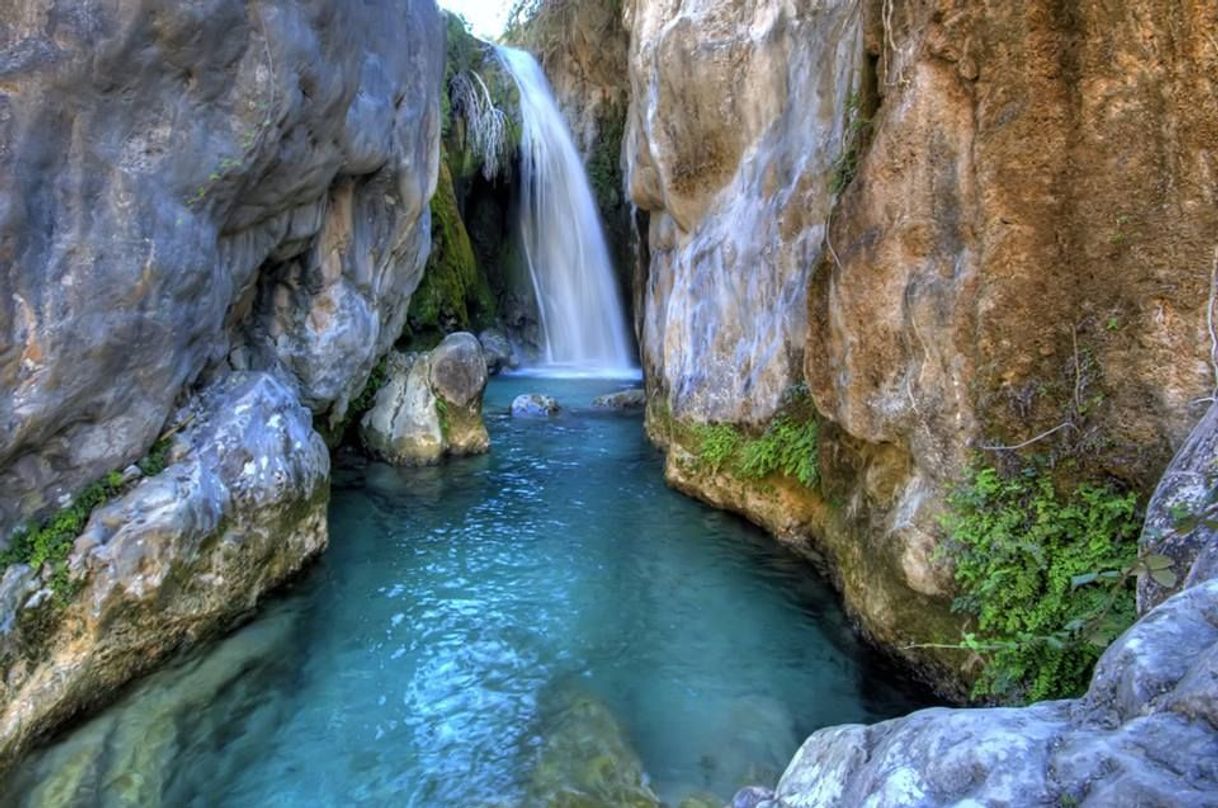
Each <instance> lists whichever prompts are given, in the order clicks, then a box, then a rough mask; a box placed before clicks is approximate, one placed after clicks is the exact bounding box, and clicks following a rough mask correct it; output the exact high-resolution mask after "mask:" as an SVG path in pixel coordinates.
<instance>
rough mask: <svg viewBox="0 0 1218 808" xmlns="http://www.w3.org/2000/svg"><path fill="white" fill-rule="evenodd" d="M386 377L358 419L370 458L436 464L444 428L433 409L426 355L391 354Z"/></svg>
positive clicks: (409, 463) (442, 450)
mask: <svg viewBox="0 0 1218 808" xmlns="http://www.w3.org/2000/svg"><path fill="white" fill-rule="evenodd" d="M386 373H387V374H388V377H389V380H388V381H387V382H386V383H385V386H384V387H382V388H381V389H380V391H378V392H377V394H376V400H375V401H374V402H373V404H372V409H370V410H368V412H367V413H365V414H364V418H363V420H362V421H361V422H360V437H361V439H362V440H363V442H364V447H365V448H366V449H367V450H368V451H369V453H371V454H372V456H373V457H376V458H379V459H381V460H385V461H387V462H389V463H395V464H397V465H402V466H423V465H428V464H431V463H436V462H438V461H439V460H440V458H441V457H443V456H444V431H443V429H442V428H441V426H440V414H439V412H438V411H437V409H436V395H435V393H433V392H432V389H431V384H430V383H429V378H430V376H431V363H430V361H429V360H428V357H427V355H426V354H408V355H402V354H391V355H390V358H389V362H388V365H387V367H386Z"/></svg>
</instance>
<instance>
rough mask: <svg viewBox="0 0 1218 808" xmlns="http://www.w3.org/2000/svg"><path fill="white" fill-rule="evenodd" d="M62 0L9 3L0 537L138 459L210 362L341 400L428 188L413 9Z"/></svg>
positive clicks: (409, 252)
mask: <svg viewBox="0 0 1218 808" xmlns="http://www.w3.org/2000/svg"><path fill="white" fill-rule="evenodd" d="M61 5H62V4H60V3H57V2H51V0H6V2H5V3H4V13H3V15H2V17H3V19H4V22H3V24H2V25H3V28H2V30H3V35H2V38H3V40H4V41H5V43H6V47H5V53H6V57H5V60H4V67H3V71H4V81H3V85H2V86H3V89H2V90H0V110H3V113H2V114H0V256H2V260H0V265H2V266H3V269H0V292H2V293H0V324H2V325H0V387H2V388H3V390H4V395H2V396H0V425H2V427H3V428H0V487H2V488H3V489H4V490H5V491H6V492H7V493H6V496H5V497H4V498H3V501H2V502H0V535H2V534H4V533H6V532H7V531H8V529H11V528H12V527H13V526H14V525H15V524H16V523H17V522H18V521H19V520H22V519H24V518H27V517H29V516H31V515H34V514H36V513H42V512H45V510H46V509H47V507H48V505H49V504H50V503H54V502H55V501H56V500H57V499H58V498H59V497H60V496H61V495H63V494H66V493H71V492H73V491H75V490H77V489H79V488H80V487H81V486H82V485H83V484H85V483H87V482H89V481H91V480H93V479H96V478H98V477H100V476H101V475H102V474H103V473H106V472H108V471H110V470H112V469H114V468H121V467H122V466H124V465H126V464H127V463H130V462H131V461H132V460H135V459H136V458H138V457H140V456H142V455H143V454H144V452H145V451H146V450H147V449H148V447H149V446H150V445H151V444H152V442H153V440H154V439H155V438H156V437H157V435H158V434H159V433H160V432H161V430H162V427H163V425H164V424H165V421H166V419H167V417H168V416H169V414H170V412H171V410H172V408H173V405H174V402H175V399H176V398H177V397H178V396H179V394H180V393H182V392H183V391H184V390H186V389H188V388H189V386H190V385H191V384H192V383H194V382H195V381H196V380H198V379H199V378H200V377H201V375H202V374H204V373H205V372H207V373H217V372H221V373H222V372H223V371H224V369H225V368H226V367H229V366H232V367H235V368H237V369H267V370H274V371H275V372H276V373H278V374H279V375H281V377H282V378H284V379H285V380H286V381H287V382H288V383H290V384H291V385H292V387H293V388H294V389H296V391H297V392H298V394H299V396H300V398H301V400H302V401H303V402H304V403H305V404H307V405H308V406H309V407H310V408H311V409H313V410H314V411H315V412H317V413H326V412H328V411H331V410H333V412H334V413H335V414H341V411H342V410H343V409H344V408H345V406H346V401H347V400H348V398H350V397H351V396H352V395H353V394H354V393H356V392H358V391H359V389H360V388H361V387H362V385H363V381H364V379H365V378H366V376H367V374H368V372H369V371H370V369H371V368H372V365H373V363H374V362H375V361H376V359H377V357H378V356H379V355H380V354H382V353H384V350H385V349H386V348H387V347H388V346H389V345H390V344H391V343H392V342H393V340H395V339H396V338H397V336H398V333H399V331H400V327H401V323H402V318H404V316H405V312H404V306H403V304H404V303H405V302H406V300H407V299H408V297H409V295H410V293H411V291H412V290H413V289H414V287H415V286H416V285H417V283H418V273H419V271H420V270H421V267H422V260H421V259H423V258H425V254H424V253H425V251H426V249H427V246H428V238H427V235H428V226H427V222H426V213H425V211H426V209H427V200H428V197H429V195H430V194H431V192H432V189H433V188H434V185H435V178H436V164H437V153H436V147H435V144H436V138H437V132H438V126H439V120H438V118H439V111H438V105H437V92H438V88H439V84H440V75H441V74H440V71H441V70H442V60H443V53H442V44H441V43H442V42H443V35H442V30H441V23H440V18H439V15H438V14H437V12H436V11H435V8H434V5H433V4H432V3H431V2H430V0H409V1H408V2H405V3H389V2H374V3H362V4H358V5H354V6H352V5H350V4H342V5H336V4H330V3H322V4H315V5H309V6H300V5H292V6H290V7H285V6H280V5H279V4H275V3H267V2H261V0H259V1H258V2H253V3H246V2H239V1H238V0H222V1H221V2H216V3H210V4H208V5H207V7H206V9H203V8H201V7H199V6H198V5H197V4H193V3H187V2H181V0H157V1H156V2H152V3H150V4H144V5H142V6H140V7H139V8H134V7H125V6H124V7H117V6H113V5H97V4H76V5H74V6H73V9H72V11H71V13H68V12H67V11H64V10H63V9H62V8H61ZM116 380H121V383H116Z"/></svg>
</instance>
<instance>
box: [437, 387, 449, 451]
mask: <svg viewBox="0 0 1218 808" xmlns="http://www.w3.org/2000/svg"><path fill="white" fill-rule="evenodd" d="M435 407H436V418H437V419H438V420H439V421H440V435H441V436H443V438H444V440H445V441H446V442H447V441H448V439H449V436H450V435H451V434H452V420H451V419H450V417H449V412H448V402H447V401H445V400H444V399H443V398H441V397H440V396H436V404H435Z"/></svg>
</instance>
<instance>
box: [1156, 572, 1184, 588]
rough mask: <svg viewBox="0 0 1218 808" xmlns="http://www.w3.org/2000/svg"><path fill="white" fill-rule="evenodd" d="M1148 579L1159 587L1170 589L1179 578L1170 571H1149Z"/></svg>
mask: <svg viewBox="0 0 1218 808" xmlns="http://www.w3.org/2000/svg"><path fill="white" fill-rule="evenodd" d="M1150 578H1151V580H1153V581H1154V582H1155V583H1157V584H1158V585H1159V586H1162V587H1165V588H1167V589H1171V588H1172V587H1173V586H1175V585H1176V582H1177V581H1178V580H1179V578H1178V577H1177V576H1176V573H1174V572H1172V571H1171V570H1151V573H1150Z"/></svg>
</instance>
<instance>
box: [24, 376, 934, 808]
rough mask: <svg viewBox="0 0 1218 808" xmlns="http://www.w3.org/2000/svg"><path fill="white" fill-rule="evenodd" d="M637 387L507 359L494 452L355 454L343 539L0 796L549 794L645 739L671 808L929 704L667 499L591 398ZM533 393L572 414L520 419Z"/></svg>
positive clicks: (782, 568) (657, 464)
mask: <svg viewBox="0 0 1218 808" xmlns="http://www.w3.org/2000/svg"><path fill="white" fill-rule="evenodd" d="M619 386H620V382H612V381H599V382H598V381H593V380H587V379H561V380H559V379H538V378H527V377H517V378H508V379H498V380H495V381H493V382H492V385H491V388H490V390H489V391H488V400H487V412H488V418H487V420H488V427H489V429H490V432H491V436H492V440H493V442H494V449H493V451H492V453H491V454H490V455H488V456H486V457H483V458H476V459H471V460H462V461H456V462H452V463H449V464H447V465H445V466H442V467H438V468H433V469H422V470H399V469H394V468H391V467H388V466H382V465H378V464H364V463H362V462H360V461H353V460H348V461H346V462H345V463H344V462H342V461H340V462H339V463H338V469H337V471H336V479H335V489H334V498H333V505H332V508H331V549H330V550H329V552H328V553H327V554H326V556H325V557H324V558H323V559H322V560H321V561H320V562H319V563H318V564H317V565H316V566H315V567H314V568H313V569H312V570H311V571H310V572H309V573H308V574H307V575H306V576H304V577H303V578H302V579H301V580H300V581H298V582H297V583H296V584H294V585H293V587H292V588H291V589H290V590H289V591H288V592H287V593H285V594H284V595H282V596H280V597H277V598H275V599H274V600H272V601H271V602H269V603H268V605H267V606H266V607H265V608H264V609H263V610H262V612H261V613H260V616H259V617H258V619H257V620H256V621H254V622H253V623H251V624H250V625H249V626H247V627H245V628H244V629H242V630H241V631H239V632H237V633H236V634H235V635H233V636H232V637H230V638H228V639H226V640H224V641H222V642H220V643H217V644H215V645H213V646H211V647H210V648H207V649H204V650H203V651H201V652H196V653H194V654H192V655H191V656H189V657H188V658H186V659H185V660H182V661H181V662H179V663H178V664H176V665H175V666H173V667H171V668H169V669H166V670H164V671H162V672H160V673H158V674H156V675H154V676H152V677H150V678H149V679H147V680H145V681H144V682H143V683H141V684H140V685H139V686H138V687H136V688H135V689H133V691H132V692H131V693H129V694H128V695H127V696H126V697H125V698H124V699H123V701H122V702H121V703H120V704H118V705H116V706H115V707H114V708H112V709H110V710H108V711H106V712H105V713H103V714H102V715H100V716H98V717H97V718H95V719H92V720H90V721H89V722H87V723H85V724H83V725H82V726H80V727H78V728H77V729H75V730H74V731H73V732H72V733H70V734H69V735H68V736H66V737H65V738H63V739H61V740H60V741H59V742H57V743H56V744H55V745H54V746H52V747H50V748H48V749H46V750H44V751H42V752H40V753H39V754H38V755H36V756H35V757H33V758H31V759H30V760H29V761H28V762H27V763H26V764H25V765H24V766H23V767H22V768H21V769H20V770H19V771H18V773H17V774H16V775H15V776H14V777H13V778H12V779H11V780H10V783H9V784H8V786H7V787H6V788H0V804H11V803H14V802H21V803H23V804H26V805H40V806H41V805H63V804H81V805H95V804H106V805H126V804H138V805H154V804H164V805H174V806H177V805H209V806H210V805H233V806H242V805H259V806H263V805H280V806H304V805H310V806H311V805H321V804H351V803H363V804H372V805H399V806H508V805H520V804H525V805H533V804H544V803H543V802H540V801H539V800H540V798H539V797H537V793H538V792H537V791H536V790H535V789H536V782H537V778H538V775H537V771H538V761H539V760H542V759H544V760H545V761H546V762H545V765H544V767H543V768H546V770H547V771H552V770H553V769H554V768H555V763H554V760H553V755H554V745H555V743H556V741H555V739H556V738H561V740H560V741H559V742H558V743H557V745H558V746H560V747H562V748H563V749H565V750H566V751H565V752H560V754H567V755H568V757H572V756H574V760H567V761H566V762H560V763H559V764H557V768H558V769H559V770H562V769H563V767H564V766H574V767H576V768H578V767H579V766H580V765H583V761H580V760H578V758H579V757H580V755H584V756H588V755H590V754H593V753H590V752H589V751H588V750H589V749H590V748H591V749H593V750H595V754H596V755H597V756H598V757H599V756H602V752H604V750H610V751H609V752H607V753H604V755H603V757H604V758H605V759H606V760H608V761H609V763H603V762H602V764H598V765H606V766H610V767H618V768H627V769H628V768H629V767H630V765H637V764H630V763H627V762H623V759H624V758H629V757H630V752H629V751H625V752H623V751H622V750H628V749H632V750H633V753H634V754H636V755H637V756H638V759H639V760H640V761H641V765H642V767H643V769H645V771H646V773H647V776H648V777H649V780H650V785H651V787H652V788H653V789H654V790H655V791H656V793H658V794H659V795H660V796H661V797H662V798H664V799H665V800H667V801H669V802H671V803H672V804H673V805H675V804H676V803H677V802H679V801H680V799H682V798H684V797H685V796H687V795H689V794H691V793H695V792H700V793H709V794H712V795H716V796H718V797H720V798H723V799H726V798H728V797H730V796H731V794H732V793H733V792H734V790H735V789H736V787H738V786H739V785H741V784H742V783H744V782H761V781H765V780H773V779H774V778H775V777H776V776H777V774H778V773H779V772H780V770H781V769H782V767H783V766H785V764H786V762H787V760H788V759H789V758H790V756H791V755H792V754H793V753H794V751H795V750H796V748H797V747H798V744H799V742H800V741H801V740H802V739H803V738H804V737H805V736H806V735H807V734H809V733H810V732H812V731H813V730H815V729H817V728H819V727H821V726H825V725H829V724H836V723H843V722H856V721H875V720H879V719H883V718H887V717H891V716H894V715H898V714H903V713H905V712H908V711H909V710H911V709H914V708H915V707H918V706H922V705H923V704H924V703H925V702H924V701H922V699H921V697H920V696H918V695H917V694H916V693H915V692H914V691H912V690H910V689H907V688H904V687H901V686H899V685H898V683H896V682H895V681H894V677H895V674H894V672H893V671H892V670H891V669H889V668H887V667H886V666H884V665H883V664H881V662H880V661H879V660H878V659H876V658H875V657H874V656H873V655H872V654H870V653H868V651H867V650H866V649H865V648H863V647H861V646H860V644H859V643H858V642H857V641H856V640H855V639H854V637H853V636H852V635H851V633H850V631H849V629H848V626H847V624H846V621H845V618H844V617H843V615H842V613H841V611H840V610H839V608H838V606H837V604H836V599H835V596H834V595H833V593H832V592H831V590H830V589H829V588H828V586H827V585H825V584H823V583H822V582H821V581H819V580H818V579H817V578H816V576H815V575H814V574H813V572H812V571H811V570H810V569H809V568H808V567H807V566H806V565H805V564H804V563H803V562H801V561H799V560H798V559H795V558H793V557H792V556H790V555H787V554H786V553H785V552H784V551H783V550H781V549H780V548H779V547H778V546H776V544H775V543H774V542H772V541H771V540H769V539H767V538H766V537H765V536H763V535H761V534H760V533H759V532H758V531H756V530H754V529H753V528H751V527H750V526H748V525H746V524H745V523H743V522H741V521H739V520H738V519H736V518H734V517H731V516H729V515H726V514H722V513H718V512H715V511H712V510H709V509H707V508H704V507H702V506H700V505H698V504H697V503H695V502H693V501H691V500H688V499H686V498H684V497H682V496H680V495H678V494H676V493H673V492H671V491H669V490H668V489H667V488H666V487H665V486H664V483H663V475H662V458H661V456H660V455H659V454H658V453H656V452H655V450H654V449H652V448H651V447H650V446H649V445H648V444H647V443H646V442H645V440H644V438H643V436H642V432H641V428H640V419H639V418H638V417H633V416H621V415H614V414H600V413H593V412H591V411H589V410H587V409H586V404H587V402H589V401H591V399H592V398H593V397H594V396H595V395H598V394H600V393H603V392H609V391H612V390H614V389H617V388H618V387H619ZM533 391H541V392H547V393H550V394H552V395H555V396H556V397H557V398H558V399H559V401H560V402H561V403H563V404H564V405H565V406H566V408H567V409H566V410H565V411H564V413H563V415H562V416H561V417H559V418H557V419H554V420H551V421H539V420H529V421H522V420H513V419H510V418H507V417H506V416H505V415H504V414H503V413H504V412H505V411H506V409H507V406H508V404H509V403H510V401H511V399H512V398H513V397H514V396H515V395H517V394H519V393H522V392H533ZM573 704H580V705H583V707H580V708H579V709H572V705H573ZM589 705H592V706H589ZM572 716H574V717H575V718H574V723H573V722H572ZM580 722H582V723H580ZM572 737H575V738H576V739H577V742H575V743H568V741H570V740H571V738H572ZM531 788H532V789H534V790H533V791H530V789H531ZM5 790H7V795H5V794H4V792H5Z"/></svg>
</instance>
